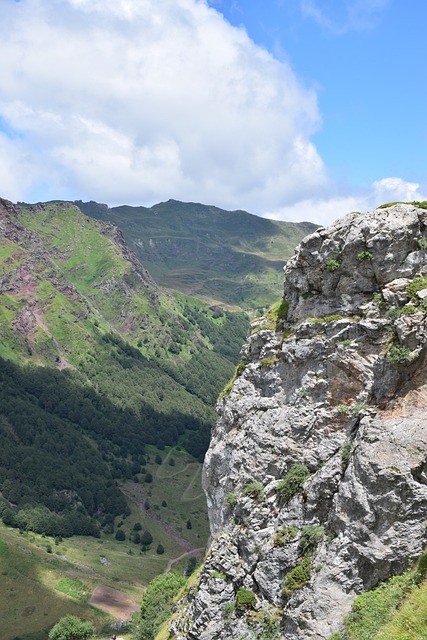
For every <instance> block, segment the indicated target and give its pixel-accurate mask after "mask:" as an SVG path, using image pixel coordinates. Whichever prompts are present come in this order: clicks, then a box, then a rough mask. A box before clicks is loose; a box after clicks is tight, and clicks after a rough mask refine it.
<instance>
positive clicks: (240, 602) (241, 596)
mask: <svg viewBox="0 0 427 640" xmlns="http://www.w3.org/2000/svg"><path fill="white" fill-rule="evenodd" d="M256 601H257V598H256V595H255V594H254V592H253V591H250V589H245V588H244V587H240V589H239V590H238V591H237V599H236V607H237V608H238V609H244V608H246V607H253V606H254V605H255V604H256Z"/></svg>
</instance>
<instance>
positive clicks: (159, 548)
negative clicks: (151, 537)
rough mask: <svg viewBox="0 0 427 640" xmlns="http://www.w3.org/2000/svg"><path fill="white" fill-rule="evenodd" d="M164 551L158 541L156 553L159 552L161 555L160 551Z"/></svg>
mask: <svg viewBox="0 0 427 640" xmlns="http://www.w3.org/2000/svg"><path fill="white" fill-rule="evenodd" d="M164 552H165V548H164V546H163V545H162V544H160V543H159V544H158V545H157V549H156V553H158V554H159V556H161V555H162V553H164Z"/></svg>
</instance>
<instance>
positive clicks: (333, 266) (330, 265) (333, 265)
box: [326, 258, 341, 271]
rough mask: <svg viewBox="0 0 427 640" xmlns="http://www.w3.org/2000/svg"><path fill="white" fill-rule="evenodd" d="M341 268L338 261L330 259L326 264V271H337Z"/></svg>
mask: <svg viewBox="0 0 427 640" xmlns="http://www.w3.org/2000/svg"><path fill="white" fill-rule="evenodd" d="M340 266H341V263H340V262H339V261H338V260H334V259H332V258H331V259H330V260H328V261H327V263H326V269H327V271H337V269H339V268H340Z"/></svg>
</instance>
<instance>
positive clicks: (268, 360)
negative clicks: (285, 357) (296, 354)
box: [259, 356, 279, 369]
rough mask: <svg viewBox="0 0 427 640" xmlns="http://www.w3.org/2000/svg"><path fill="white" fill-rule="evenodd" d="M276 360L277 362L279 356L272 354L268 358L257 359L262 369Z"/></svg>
mask: <svg viewBox="0 0 427 640" xmlns="http://www.w3.org/2000/svg"><path fill="white" fill-rule="evenodd" d="M277 362H279V358H278V357H277V356H272V357H270V358H261V360H260V361H259V364H260V366H261V368H262V369H263V368H266V367H272V366H273V365H275V364H276V363H277Z"/></svg>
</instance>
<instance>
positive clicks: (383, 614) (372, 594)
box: [330, 551, 427, 640]
mask: <svg viewBox="0 0 427 640" xmlns="http://www.w3.org/2000/svg"><path fill="white" fill-rule="evenodd" d="M426 570H427V551H426V552H425V553H424V554H423V555H422V556H421V558H420V560H419V562H418V563H417V564H416V565H415V567H413V568H411V569H409V570H408V571H406V572H405V573H404V574H402V575H400V576H394V577H392V578H390V579H389V580H386V581H385V582H383V583H381V584H380V585H379V586H378V587H376V588H375V589H373V590H371V591H368V592H366V593H362V594H361V595H360V596H358V597H357V598H356V599H355V601H354V604H353V611H352V613H351V614H350V615H349V616H348V617H347V619H346V620H345V621H344V628H345V630H344V631H343V632H342V633H339V632H337V633H334V634H333V635H332V636H331V638H330V640H425V639H426V638H427V572H426Z"/></svg>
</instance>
